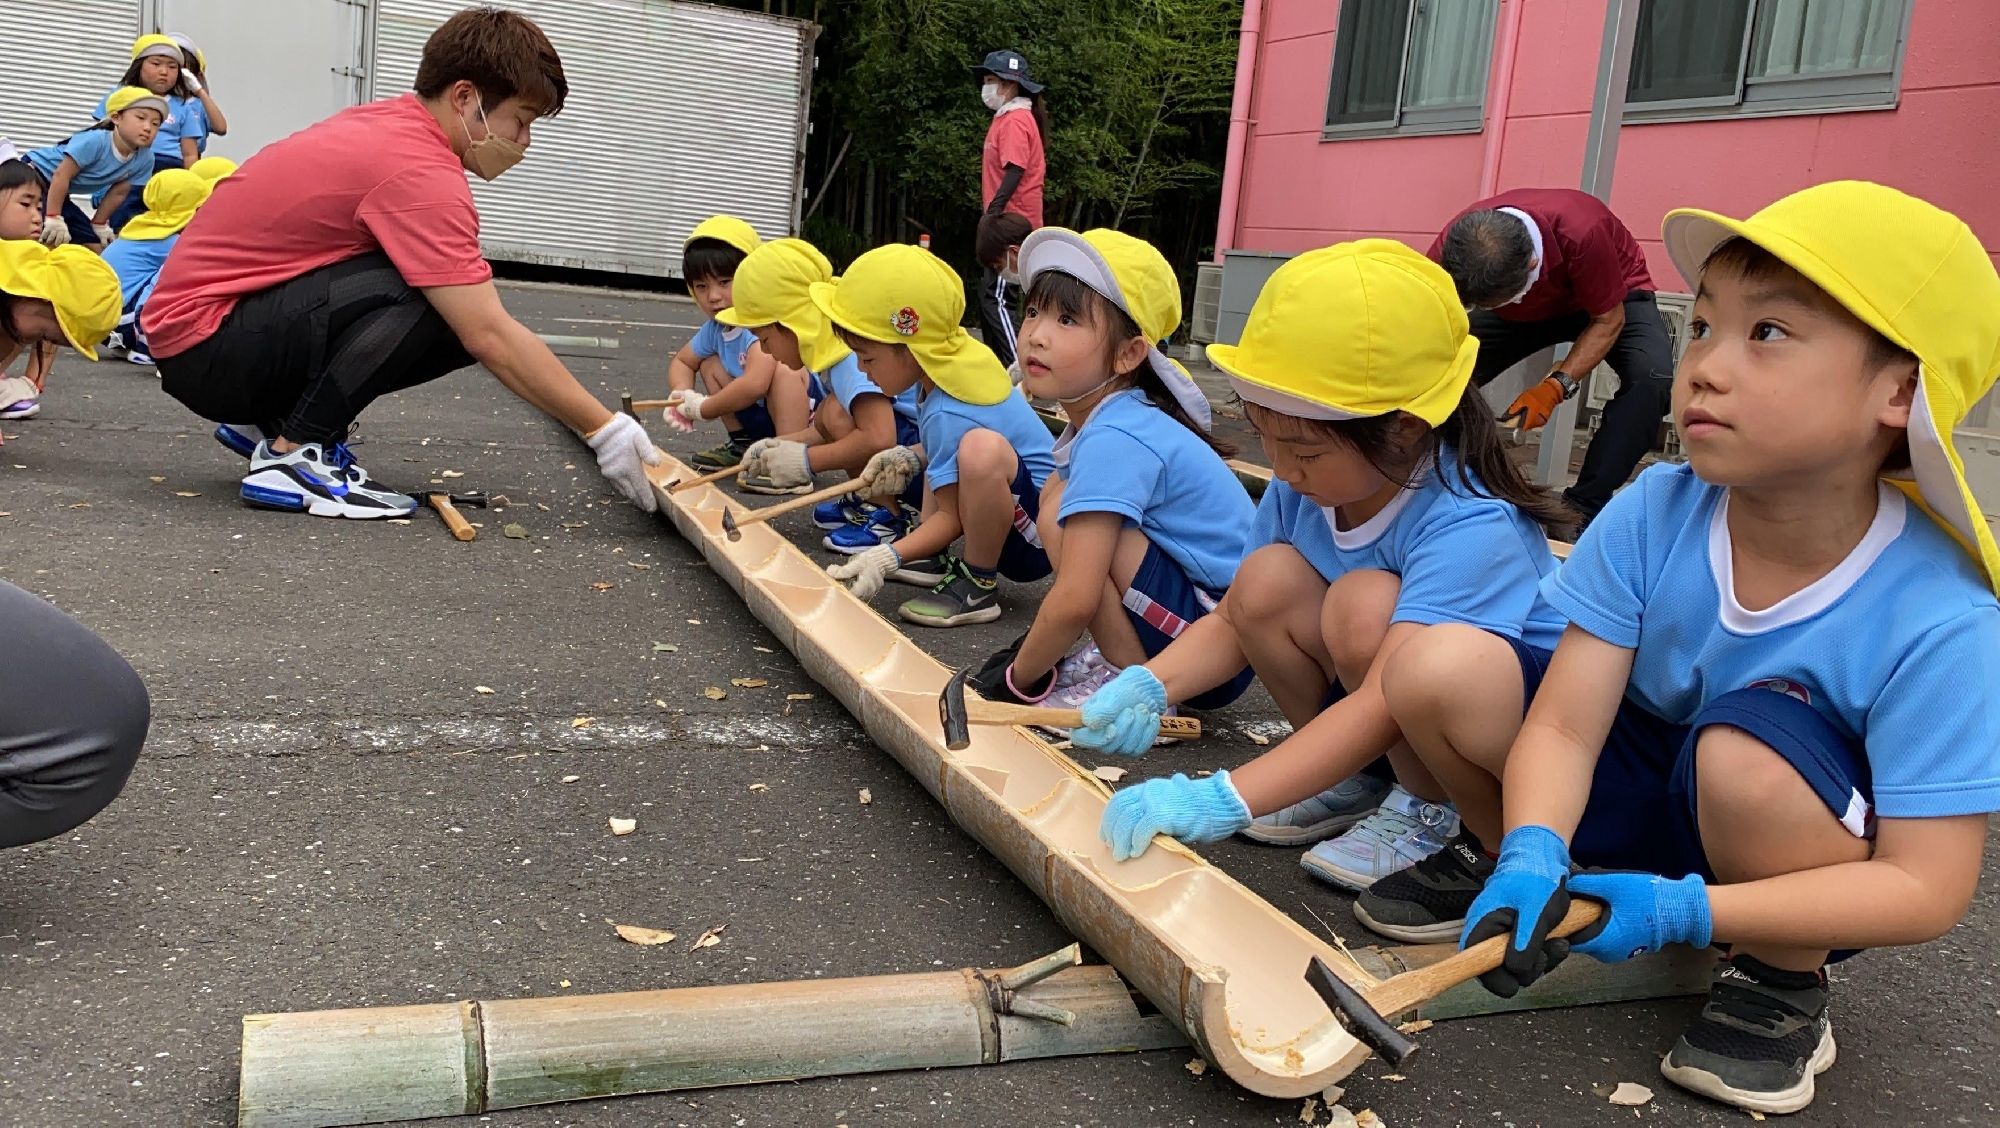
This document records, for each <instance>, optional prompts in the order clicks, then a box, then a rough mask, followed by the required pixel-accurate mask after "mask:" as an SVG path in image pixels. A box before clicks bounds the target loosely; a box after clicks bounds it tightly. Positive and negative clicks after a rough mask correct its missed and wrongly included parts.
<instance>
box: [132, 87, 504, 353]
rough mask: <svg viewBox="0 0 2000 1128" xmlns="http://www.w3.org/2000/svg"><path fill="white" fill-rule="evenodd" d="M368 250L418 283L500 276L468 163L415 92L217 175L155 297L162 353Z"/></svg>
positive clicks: (361, 109) (184, 346) (150, 319)
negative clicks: (491, 260)
mask: <svg viewBox="0 0 2000 1128" xmlns="http://www.w3.org/2000/svg"><path fill="white" fill-rule="evenodd" d="M371 251H383V252H385V253H387V254H388V256H389V261H390V262H393V263H395V264H396V269H397V270H398V271H400V272H401V273H402V275H403V281H405V282H408V283H409V284H410V285H412V286H416V287H425V286H470V285H476V284H478V283H480V282H485V281H487V280H488V279H490V278H492V277H493V268H492V267H491V266H490V265H488V264H487V262H486V260H485V258H483V257H481V255H480V253H479V209H478V208H476V207H474V206H473V203H472V189H471V188H470V187H469V186H468V185H467V184H466V182H465V168H464V166H463V165H461V164H460V163H459V159H458V158H457V157H456V156H454V155H452V151H451V143H450V142H449V141H447V140H446V139H445V135H444V131H443V130H442V129H439V128H438V124H437V119H435V118H433V117H431V114H430V111H429V110H427V109H425V108H424V106H423V103H421V102H419V101H417V97H416V95H414V94H404V95H402V96H401V97H398V98H392V99H390V100H388V101H386V102H371V103H369V104H368V105H365V106H354V107H352V108H349V109H345V110H342V111H340V112H339V113H337V114H335V115H333V116H332V117H330V118H328V119H326V120H325V121H322V122H320V123H319V124H317V125H314V126H311V127H310V128H307V129H304V130H301V131H299V132H298V133H294V134H292V135H291V136H290V137H287V138H285V139H284V140H282V141H274V142H272V143H271V144H269V145H266V146H265V147H264V148H263V149H261V150H259V151H258V153H257V155H256V156H253V157H251V158H250V159H249V160H247V161H245V162H243V167H242V168H240V169H238V170H237V171H236V173H235V174H234V175H232V176H230V177H228V178H227V179H225V180H222V181H220V182H218V183H217V185H216V190H215V195H214V196H212V197H211V198H210V199H209V201H208V202H207V203H206V204H203V205H202V208H201V210H200V211H199V212H196V213H195V217H194V222H192V223H190V224H188V226H187V229H186V230H185V231H183V232H182V233H181V237H180V242H179V243H177V244H175V246H174V253H173V254H171V255H169V256H168V257H167V264H166V267H165V268H164V269H162V270H161V271H160V280H159V284H158V286H157V288H155V289H154V291H153V296H152V298H151V299H149V300H148V301H147V303H146V312H145V314H144V323H145V330H146V337H147V339H148V340H149V341H150V342H151V343H152V346H153V355H154V356H174V355H176V354H178V353H183V352H186V351H187V350H189V349H191V348H193V347H194V346H196V345H198V344H200V343H201V342H203V341H205V340H207V339H208V338H209V336H210V334H212V333H214V332H215V330H216V328H217V326H220V325H221V324H222V319H223V318H224V317H226V316H228V314H229V311H230V310H232V309H234V308H236V303H237V301H238V300H239V299H241V298H242V297H244V296H245V295H247V294H254V293H257V292H258V291H260V290H268V289H270V288H271V287H273V286H277V285H280V284H282V283H285V282H289V281H291V280H292V279H294V278H297V277H299V276H300V275H302V274H309V273H311V272H312V271H315V270H318V269H319V268H321V267H323V266H331V265H332V264H334V263H337V262H345V261H347V260H348V259H351V258H356V257H358V256H360V255H364V254H368V253H369V252H371Z"/></svg>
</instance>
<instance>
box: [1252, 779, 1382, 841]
mask: <svg viewBox="0 0 2000 1128" xmlns="http://www.w3.org/2000/svg"><path fill="white" fill-rule="evenodd" d="M1389 786H1390V785H1389V781H1388V780H1384V779H1378V778H1376V777H1375V776H1372V775H1369V774H1367V773H1366V772H1356V773H1355V774H1354V775H1351V776H1349V777H1347V778H1346V779H1344V780H1341V781H1340V782H1339V783H1337V784H1335V785H1334V786H1332V787H1329V788H1327V789H1326V790H1325V791H1322V792H1320V793H1319V794H1318V795H1315V796H1313V797H1312V798H1310V799H1307V800H1306V801H1304V802H1302V803H1294V804H1292V805H1291V806H1289V807H1286V808H1285V809H1284V810H1282V811H1274V812H1272V813H1271V814H1268V815H1265V816H1264V817H1263V818H1261V819H1258V820H1256V821H1255V822H1253V823H1251V824H1250V826H1249V828H1248V829H1246V830H1244V831H1243V837H1245V838H1248V839H1250V840H1252V841H1254V842H1263V843H1267V844H1269V845H1272V846H1309V845H1311V844H1312V843H1314V842H1321V841H1324V840H1326V839H1328V838H1332V837H1333V836H1334V835H1336V834H1339V833H1340V832H1341V831H1343V830H1346V829H1347V828H1348V827H1350V826H1353V825H1354V824H1355V823H1358V822H1360V821H1361V820H1362V819H1364V818H1367V817H1368V813H1369V812H1370V811H1373V810H1374V809H1375V808H1377V807H1379V806H1381V805H1382V797H1383V796H1385V795H1387V794H1389Z"/></svg>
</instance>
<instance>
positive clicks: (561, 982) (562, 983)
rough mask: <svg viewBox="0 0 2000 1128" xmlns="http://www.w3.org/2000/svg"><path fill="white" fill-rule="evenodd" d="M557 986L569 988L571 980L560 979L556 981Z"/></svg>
mask: <svg viewBox="0 0 2000 1128" xmlns="http://www.w3.org/2000/svg"><path fill="white" fill-rule="evenodd" d="M556 986H558V987H567V986H569V980H567V979H558V980H556Z"/></svg>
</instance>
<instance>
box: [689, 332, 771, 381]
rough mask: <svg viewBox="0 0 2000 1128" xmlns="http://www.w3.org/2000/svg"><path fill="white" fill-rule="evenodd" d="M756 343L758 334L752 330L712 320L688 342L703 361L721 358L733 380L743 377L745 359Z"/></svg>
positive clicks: (723, 366) (725, 369)
mask: <svg viewBox="0 0 2000 1128" xmlns="http://www.w3.org/2000/svg"><path fill="white" fill-rule="evenodd" d="M756 343H757V334H755V333H752V332H751V331H750V330H748V329H744V328H742V327H740V326H733V325H724V324H722V323H721V322H719V321H717V320H715V319H714V318H710V319H708V320H707V321H706V322H703V323H702V327H701V328H700V329H698V330H696V331H695V335H694V339H693V340H691V341H689V342H688V348H689V349H692V350H693V351H694V355H695V356H697V357H699V358H701V359H703V360H706V359H708V358H709V357H711V356H713V357H720V358H721V359H722V370H723V371H724V372H727V373H729V375H730V377H731V378H732V379H733V378H735V377H738V376H741V375H743V358H744V357H745V356H748V355H749V354H750V349H751V347H752V346H754V345H756Z"/></svg>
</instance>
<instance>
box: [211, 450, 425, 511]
mask: <svg viewBox="0 0 2000 1128" xmlns="http://www.w3.org/2000/svg"><path fill="white" fill-rule="evenodd" d="M239 492H240V494H241V496H242V498H243V500H244V501H245V502H246V503H248V504H250V505H253V506H256V507H257V508H260V509H285V510H290V511H292V512H294V513H297V512H300V511H304V512H307V513H311V514H312V515H313V516H315V517H353V518H359V519H364V520H365V519H368V518H374V517H408V516H409V515H410V514H411V513H412V512H415V510H416V508H417V499H416V498H413V497H409V496H406V495H404V494H399V493H396V492H394V491H392V490H385V489H383V488H382V487H381V486H378V485H376V484H375V483H374V482H373V481H371V480H370V479H369V477H368V471H366V470H363V469H362V468H361V467H360V466H358V465H356V464H355V462H354V456H353V455H351V454H349V453H348V451H347V448H346V447H345V446H343V445H341V444H339V443H335V444H334V445H333V446H331V447H322V446H320V444H318V443H307V444H305V445H304V446H302V447H299V448H298V449H296V450H292V451H289V452H287V453H284V454H278V453H276V452H274V451H272V449H271V444H270V443H269V442H261V443H258V444H257V449H256V451H255V452H254V453H253V454H251V456H250V473H249V474H247V475H245V476H244V478H243V487H242V489H241V491H239Z"/></svg>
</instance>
